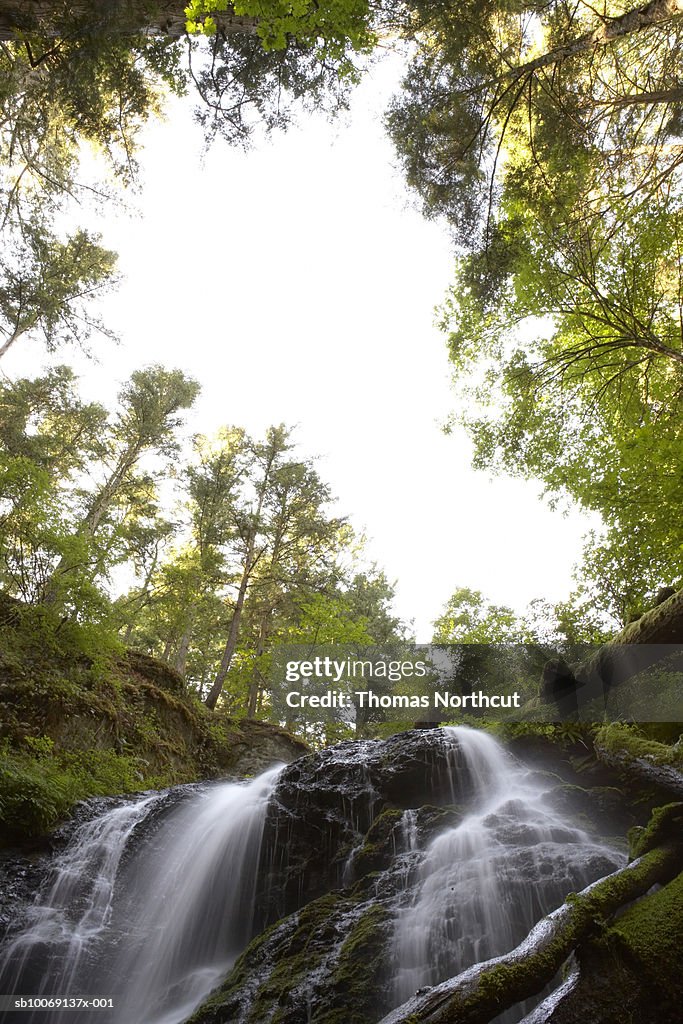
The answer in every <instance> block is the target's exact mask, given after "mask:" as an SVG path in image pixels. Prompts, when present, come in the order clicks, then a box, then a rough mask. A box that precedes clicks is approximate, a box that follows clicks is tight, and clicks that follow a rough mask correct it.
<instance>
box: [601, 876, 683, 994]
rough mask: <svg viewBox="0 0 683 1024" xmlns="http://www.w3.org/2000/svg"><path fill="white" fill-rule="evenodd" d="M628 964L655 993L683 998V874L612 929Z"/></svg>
mask: <svg viewBox="0 0 683 1024" xmlns="http://www.w3.org/2000/svg"><path fill="white" fill-rule="evenodd" d="M609 934H610V938H611V939H612V940H613V941H614V942H615V943H616V946H617V947H618V948H619V949H620V951H621V952H622V954H623V955H625V956H626V957H627V962H628V963H629V964H630V965H631V967H632V968H633V966H634V965H635V969H636V971H637V974H638V975H639V977H641V978H642V979H644V980H645V981H646V982H647V983H648V984H649V985H651V986H652V989H653V991H656V992H658V993H661V992H662V991H665V992H666V993H667V995H668V996H669V997H671V998H674V997H675V998H677V999H680V998H681V997H683V978H682V977H681V972H680V970H679V969H675V970H672V968H673V967H674V965H680V962H681V950H682V949H683V874H679V875H678V876H677V877H676V878H674V879H673V881H671V882H669V883H668V885H665V886H663V887H662V888H661V889H659V890H657V892H655V893H653V894H652V895H650V896H646V897H645V898H644V899H642V900H639V901H638V902H637V903H635V904H634V905H633V906H631V907H629V909H628V910H626V911H625V912H624V913H623V914H622V915H621V917H620V918H619V919H618V920H617V922H616V923H615V924H614V925H613V926H612V928H611V929H610V933H609Z"/></svg>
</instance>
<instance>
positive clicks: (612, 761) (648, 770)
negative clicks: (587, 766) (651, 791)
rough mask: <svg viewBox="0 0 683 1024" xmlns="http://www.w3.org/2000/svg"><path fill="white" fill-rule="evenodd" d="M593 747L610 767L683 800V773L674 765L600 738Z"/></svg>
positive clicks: (600, 759) (599, 758)
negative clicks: (660, 762)
mask: <svg viewBox="0 0 683 1024" xmlns="http://www.w3.org/2000/svg"><path fill="white" fill-rule="evenodd" d="M593 749H594V750H595V754H596V756H597V758H598V760H599V761H602V763H603V764H605V765H607V767H608V768H616V769H617V771H620V772H623V773H624V775H626V776H627V777H628V778H629V779H631V780H632V779H634V778H635V779H637V780H638V782H643V783H645V784H646V785H647V786H653V787H654V788H655V789H658V790H661V791H662V792H663V793H667V794H668V795H670V796H673V797H676V798H677V799H678V800H683V773H682V772H680V771H678V770H677V769H676V768H674V767H673V766H672V765H669V764H658V763H657V762H656V761H654V760H650V759H648V758H647V757H639V756H638V755H636V754H632V753H631V752H630V751H629V750H627V749H626V748H624V747H621V748H619V749H613V748H612V747H609V746H607V745H606V744H604V743H601V742H600V740H599V739H596V740H594V742H593Z"/></svg>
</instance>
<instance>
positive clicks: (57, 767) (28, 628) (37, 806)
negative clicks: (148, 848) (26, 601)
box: [0, 594, 248, 843]
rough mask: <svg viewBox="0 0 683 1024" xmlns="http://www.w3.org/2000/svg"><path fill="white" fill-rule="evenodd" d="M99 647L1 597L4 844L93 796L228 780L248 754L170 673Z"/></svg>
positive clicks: (239, 737) (233, 730) (234, 729)
mask: <svg viewBox="0 0 683 1024" xmlns="http://www.w3.org/2000/svg"><path fill="white" fill-rule="evenodd" d="M95 639H96V638H95V637H94V635H91V632H88V633H87V635H86V634H84V633H81V632H79V629H78V628H77V627H76V626H73V625H68V624H67V625H65V624H63V623H61V622H60V621H54V620H53V618H52V617H51V616H50V614H49V610H47V611H46V610H45V609H41V608H30V607H27V606H24V605H21V604H20V603H19V602H16V601H11V600H9V599H7V598H3V596H2V595H1V594H0V843H2V842H3V841H4V842H12V843H16V842H20V841H21V840H22V839H23V838H28V837H34V836H36V835H40V834H43V833H45V832H46V831H47V830H49V829H51V828H52V827H53V826H54V825H56V824H57V823H58V822H59V821H60V820H62V819H63V818H65V817H66V816H68V814H69V813H70V811H71V809H72V808H73V805H74V804H75V803H76V802H78V801H79V800H82V799H85V798H86V797H89V796H96V795H115V794H118V793H127V792H132V791H135V790H140V789H146V788H162V787H165V786H169V785H173V784H175V783H180V782H190V781H194V780H196V779H199V778H206V777H207V776H212V775H216V774H219V773H220V772H221V771H228V770H229V769H230V766H231V763H232V758H233V757H234V756H235V752H236V751H237V750H238V749H241V748H243V747H244V746H246V745H247V744H248V740H247V738H245V736H244V735H243V734H242V731H241V730H240V727H239V725H236V724H235V723H234V722H228V720H226V719H225V718H221V717H220V716H217V715H214V714H212V713H211V712H210V711H209V710H208V709H207V708H206V707H204V705H202V704H200V702H199V701H198V700H197V699H196V698H195V697H193V696H192V695H190V694H187V693H185V692H184V683H183V681H182V679H181V677H180V676H178V674H177V673H175V672H174V671H173V670H172V669H170V668H169V667H168V666H166V665H164V664H163V663H161V662H158V661H156V660H155V659H153V658H150V657H148V656H146V655H139V654H137V653H135V652H122V651H121V648H120V645H119V644H118V643H113V642H112V643H110V644H108V643H106V642H105V639H104V638H102V637H101V638H100V640H99V641H98V644H97V649H96V650H95V646H96V645H95Z"/></svg>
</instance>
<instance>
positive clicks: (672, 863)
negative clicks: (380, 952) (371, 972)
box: [380, 843, 683, 1024]
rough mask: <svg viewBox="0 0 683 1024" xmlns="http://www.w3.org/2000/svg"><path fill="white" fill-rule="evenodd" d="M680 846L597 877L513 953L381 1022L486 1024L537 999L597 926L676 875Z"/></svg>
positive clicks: (411, 1002) (474, 969)
mask: <svg viewBox="0 0 683 1024" xmlns="http://www.w3.org/2000/svg"><path fill="white" fill-rule="evenodd" d="M682 862H683V847H682V846H681V845H680V844H673V843H672V844H667V845H665V846H661V847H659V848H657V849H655V850H652V851H651V852H650V853H646V854H645V855H644V856H643V857H640V858H639V859H638V860H635V861H632V862H631V863H630V864H628V865H627V866H626V867H625V868H621V869H620V870H619V871H615V872H613V873H612V874H611V875H607V876H606V877H605V878H601V879H600V880H599V881H597V882H594V883H593V884H592V885H589V886H588V887H587V888H586V889H583V890H582V891H581V892H580V893H579V894H578V895H573V894H572V895H570V896H569V897H568V898H567V900H566V901H565V902H564V903H563V904H562V906H561V907H559V908H558V909H557V910H554V911H553V912H552V913H551V914H549V915H548V916H547V917H544V918H543V919H542V920H541V921H539V923H538V924H537V925H536V926H535V927H534V928H533V929H532V930H531V932H529V934H528V935H527V937H526V939H524V941H523V942H522V943H520V945H519V946H517V948H516V949H513V950H512V951H511V952H510V953H505V954H504V955H503V956H500V957H495V958H494V959H492V960H487V961H486V962H485V963H482V964H476V965H475V966H473V967H470V968H468V969H467V970H466V971H463V973H462V974H459V975H458V976H457V977H455V978H451V979H449V980H448V981H445V982H443V983H442V984H441V985H436V986H435V987H434V988H432V989H429V990H428V991H427V992H422V991H421V992H419V993H416V994H415V995H414V996H413V997H412V998H411V999H409V1000H408V1001H407V1002H406V1003H404V1004H403V1005H402V1006H399V1007H398V1008H397V1009H395V1010H392V1012H391V1013H389V1014H388V1015H387V1016H386V1017H384V1018H383V1019H382V1021H381V1022H380V1024H487V1022H488V1021H490V1020H491V1019H492V1018H493V1017H495V1016H497V1015H498V1014H499V1013H502V1012H503V1011H504V1010H506V1009H508V1008H509V1007H511V1006H514V1005H515V1004H516V1003H519V1002H522V1000H524V999H528V998H529V997H530V996H533V995H536V993H537V992H540V991H541V989H542V988H543V987H544V986H545V985H547V984H548V983H549V982H550V981H552V979H553V978H554V976H555V975H556V974H557V972H558V971H559V969H560V967H561V966H562V964H563V963H564V962H565V960H566V959H567V958H568V957H569V955H570V954H571V953H572V951H573V950H574V949H575V948H576V947H577V946H578V945H579V943H580V942H581V941H582V940H583V939H584V938H586V937H587V936H588V935H589V934H590V933H591V932H592V931H594V930H595V928H596V922H599V921H600V920H601V919H603V918H604V917H606V916H607V917H609V916H611V915H612V914H614V913H615V912H616V911H617V910H619V908H620V907H622V906H624V905H625V904H626V903H630V902H631V901H632V900H634V899H637V898H638V897H639V896H643V895H644V894H645V893H646V892H647V891H648V889H649V888H650V887H651V886H653V885H655V884H662V883H666V882H668V881H670V880H671V879H672V878H674V877H675V875H676V874H678V872H679V871H680V868H681V864H682Z"/></svg>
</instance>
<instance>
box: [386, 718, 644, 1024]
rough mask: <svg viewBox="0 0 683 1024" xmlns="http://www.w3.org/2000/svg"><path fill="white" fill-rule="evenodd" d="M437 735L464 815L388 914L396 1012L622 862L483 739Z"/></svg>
mask: <svg viewBox="0 0 683 1024" xmlns="http://www.w3.org/2000/svg"><path fill="white" fill-rule="evenodd" d="M444 732H445V734H446V740H447V742H449V743H450V745H451V749H450V752H449V760H450V762H451V773H452V776H453V778H454V779H455V777H456V773H457V772H458V771H462V772H464V773H465V774H466V776H467V777H468V782H469V787H470V789H471V798H470V800H469V801H468V805H469V807H470V808H471V809H468V811H467V813H466V814H465V816H464V817H463V819H462V821H461V822H460V823H459V824H458V825H457V826H456V827H454V828H451V829H448V830H447V831H445V832H443V833H442V834H441V835H439V836H437V838H436V839H435V840H434V841H433V842H432V843H431V845H430V846H429V847H428V849H427V851H426V854H425V856H424V859H423V860H422V862H421V864H420V867H419V869H418V880H417V886H416V889H415V890H414V892H415V895H414V897H413V899H412V900H411V901H410V902H409V904H408V905H404V906H402V907H401V909H400V910H399V912H398V914H397V918H396V925H395V930H394V939H393V943H394V950H393V953H394V962H395V964H396V974H395V1002H396V1004H399V1003H401V1002H403V1001H404V1000H406V999H407V998H409V997H410V996H411V995H412V994H413V993H414V992H415V991H416V990H417V989H419V988H421V987H423V986H426V985H435V984H438V983H439V982H440V981H443V980H445V979H446V978H449V977H453V976H454V975H456V974H458V973H459V972H460V971H462V970H464V969H465V968H467V967H469V966H471V965H472V964H475V963H478V962H480V961H482V960H486V959H488V958H489V957H493V956H498V955H500V954H502V953H504V952H506V951H508V950H509V949H512V948H513V947H514V946H515V945H517V943H519V942H520V941H521V940H522V938H523V937H524V936H525V935H526V934H527V933H528V932H529V931H530V929H531V928H532V926H533V925H534V923H535V922H536V921H538V920H539V918H541V917H542V916H543V915H544V914H545V913H547V912H548V911H549V910H551V909H553V908H554V907H556V906H558V905H559V904H560V903H561V902H562V901H563V900H564V898H565V897H566V895H567V894H568V893H569V892H572V891H577V890H579V889H581V888H583V887H584V886H585V885H587V884H589V883H590V882H592V881H594V880H596V879H597V878H599V877H601V876H602V875H605V874H608V873H609V872H610V871H613V870H614V869H615V868H616V867H618V866H621V864H623V862H624V858H623V857H622V856H621V855H620V854H619V853H617V852H615V851H614V850H612V849H610V848H608V847H606V846H604V845H600V844H599V843H596V842H595V841H594V840H592V839H591V838H590V836H589V835H588V834H587V833H586V832H583V831H582V830H580V829H577V828H573V827H571V825H569V824H568V823H567V821H566V820H565V819H564V818H562V817H561V816H560V815H558V814H557V813H555V812H554V811H553V810H552V808H551V807H550V806H549V804H548V803H547V802H545V801H544V794H545V793H547V791H548V788H549V787H548V784H547V783H546V784H545V786H544V785H543V783H542V782H541V781H539V780H538V775H537V774H536V773H534V772H532V771H530V770H529V769H528V768H525V767H524V766H522V765H520V764H519V763H517V762H516V761H515V760H514V759H513V758H512V757H511V756H510V755H509V754H508V753H506V751H505V750H504V749H503V748H502V747H501V746H500V745H499V744H498V743H497V742H496V741H495V740H494V739H493V738H492V737H491V736H489V735H488V734H486V733H483V732H479V731H478V730H474V729H469V728H467V727H464V726H458V727H452V728H447V729H445V730H444ZM458 764H459V765H460V766H461V767H460V768H458V767H457V765H458ZM453 790H454V800H455V801H457V799H458V797H457V787H456V786H454V787H453ZM520 1015H521V1012H520V1013H517V1014H516V1013H515V1011H513V1012H512V1013H511V1014H509V1015H506V1016H505V1018H504V1019H506V1020H514V1019H518V1017H519V1016H520ZM501 1019H503V1018H501Z"/></svg>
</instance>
